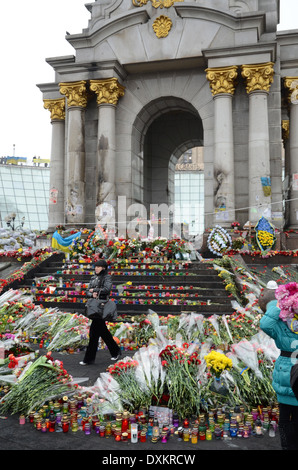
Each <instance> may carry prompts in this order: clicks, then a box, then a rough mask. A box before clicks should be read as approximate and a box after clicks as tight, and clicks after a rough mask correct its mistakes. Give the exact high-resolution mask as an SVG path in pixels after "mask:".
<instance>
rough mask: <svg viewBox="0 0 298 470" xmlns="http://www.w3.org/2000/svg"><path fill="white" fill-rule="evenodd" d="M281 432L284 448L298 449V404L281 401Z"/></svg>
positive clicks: (279, 424)
mask: <svg viewBox="0 0 298 470" xmlns="http://www.w3.org/2000/svg"><path fill="white" fill-rule="evenodd" d="M278 428H279V434H280V443H281V447H282V449H283V450H298V406H291V405H284V404H283V403H279V423H278Z"/></svg>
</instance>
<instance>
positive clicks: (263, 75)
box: [241, 62, 274, 93]
mask: <svg viewBox="0 0 298 470" xmlns="http://www.w3.org/2000/svg"><path fill="white" fill-rule="evenodd" d="M273 66H274V63H273V62H267V63H265V64H253V65H242V66H241V69H242V72H241V75H242V77H243V78H245V79H246V91H247V93H252V92H254V91H266V92H269V90H270V86H271V83H273V75H274V68H273Z"/></svg>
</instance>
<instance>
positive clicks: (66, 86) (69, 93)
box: [59, 80, 88, 108]
mask: <svg viewBox="0 0 298 470" xmlns="http://www.w3.org/2000/svg"><path fill="white" fill-rule="evenodd" d="M59 86H60V93H61V95H65V96H66V98H67V104H68V106H69V107H74V106H80V107H82V108H85V107H86V106H87V100H88V98H87V90H86V82H85V81H84V80H82V81H80V82H69V83H59Z"/></svg>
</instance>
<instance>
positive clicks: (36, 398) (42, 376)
mask: <svg viewBox="0 0 298 470" xmlns="http://www.w3.org/2000/svg"><path fill="white" fill-rule="evenodd" d="M11 359H12V360H13V358H11ZM14 363H15V365H17V361H14ZM75 390H76V385H75V384H74V383H73V379H72V377H71V376H70V375H69V374H68V373H67V371H66V370H65V369H64V368H63V362H61V361H58V360H56V361H54V359H53V358H52V357H51V354H50V353H48V354H47V355H46V356H40V357H39V358H38V359H36V360H35V361H34V362H29V363H28V364H27V366H26V367H25V368H24V369H23V371H22V373H21V375H20V376H19V377H18V379H17V382H16V383H15V384H13V385H12V387H11V389H10V391H9V392H8V394H6V395H5V396H4V397H3V398H2V399H1V400H0V411H1V413H7V412H9V411H10V412H11V414H15V413H20V414H24V415H28V414H29V413H30V411H32V410H34V409H36V408H37V407H41V406H42V405H43V404H44V403H45V402H46V401H48V400H52V399H53V398H55V397H57V396H60V395H65V394H69V393H74V392H75Z"/></svg>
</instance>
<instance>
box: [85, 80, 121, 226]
mask: <svg viewBox="0 0 298 470" xmlns="http://www.w3.org/2000/svg"><path fill="white" fill-rule="evenodd" d="M90 90H91V91H94V92H95V93H96V95H97V105H98V134H97V139H98V142H97V175H96V176H97V178H96V182H97V187H96V211H95V217H96V220H97V221H102V219H103V215H104V214H106V215H107V216H109V215H110V216H113V215H114V210H115V206H116V196H117V195H116V181H115V171H116V169H115V165H116V162H115V151H116V135H115V124H116V123H115V121H116V106H117V104H118V100H119V98H120V97H121V96H123V95H124V87H123V86H122V85H121V84H120V83H119V82H118V80H117V79H116V78H114V77H113V78H108V79H99V80H90Z"/></svg>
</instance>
